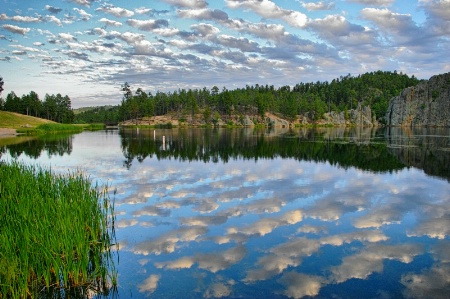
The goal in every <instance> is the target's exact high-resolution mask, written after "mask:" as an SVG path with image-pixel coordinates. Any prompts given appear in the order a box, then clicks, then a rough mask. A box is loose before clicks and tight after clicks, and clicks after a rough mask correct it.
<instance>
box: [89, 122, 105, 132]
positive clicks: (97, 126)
mask: <svg viewBox="0 0 450 299" xmlns="http://www.w3.org/2000/svg"><path fill="white" fill-rule="evenodd" d="M105 128H106V125H105V124H101V123H98V124H97V123H94V124H89V125H86V126H85V127H84V129H85V130H89V131H96V130H103V129H105Z"/></svg>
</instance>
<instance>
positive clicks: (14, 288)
mask: <svg viewBox="0 0 450 299" xmlns="http://www.w3.org/2000/svg"><path fill="white" fill-rule="evenodd" d="M0 217H1V219H2V220H1V222H0V298H27V297H28V298H37V297H48V296H49V295H50V297H52V298H61V297H62V298H68V297H74V296H75V297H76V298H79V297H82V298H84V297H87V293H89V292H94V293H100V294H107V293H108V292H109V291H110V289H111V288H112V287H114V284H115V283H116V274H115V270H114V262H113V260H112V256H113V255H112V253H111V246H112V244H113V243H114V239H115V236H114V227H113V224H114V216H113V204H112V202H111V201H110V200H109V197H108V193H107V190H106V187H104V188H102V190H100V189H99V188H98V186H92V185H91V183H90V181H89V180H88V178H86V177H85V176H84V175H82V174H79V173H75V172H74V173H69V174H67V175H54V174H52V173H51V172H50V171H49V170H45V169H42V168H40V167H38V166H27V165H23V164H21V163H18V162H14V161H13V162H11V163H5V162H1V163H0ZM55 294H56V295H55ZM64 294H65V295H64ZM71 294H72V295H71ZM83 294H84V295H83ZM80 295H82V296H80Z"/></svg>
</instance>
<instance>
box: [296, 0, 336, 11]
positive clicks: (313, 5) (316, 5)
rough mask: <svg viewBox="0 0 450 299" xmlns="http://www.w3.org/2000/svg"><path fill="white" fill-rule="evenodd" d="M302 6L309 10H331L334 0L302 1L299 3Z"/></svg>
mask: <svg viewBox="0 0 450 299" xmlns="http://www.w3.org/2000/svg"><path fill="white" fill-rule="evenodd" d="M301 4H302V6H303V7H304V8H306V9H307V10H309V11H313V10H332V9H334V6H335V5H334V2H325V1H319V2H302V3H301Z"/></svg>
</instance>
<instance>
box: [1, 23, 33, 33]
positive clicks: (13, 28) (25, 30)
mask: <svg viewBox="0 0 450 299" xmlns="http://www.w3.org/2000/svg"><path fill="white" fill-rule="evenodd" d="M2 28H3V29H5V30H8V31H9V32H12V33H16V34H22V35H25V34H26V33H28V32H30V30H31V28H23V27H19V26H15V25H9V24H5V25H2Z"/></svg>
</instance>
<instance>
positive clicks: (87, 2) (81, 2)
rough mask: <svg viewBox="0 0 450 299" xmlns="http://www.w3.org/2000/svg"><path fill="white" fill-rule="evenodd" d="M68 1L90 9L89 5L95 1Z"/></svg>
mask: <svg viewBox="0 0 450 299" xmlns="http://www.w3.org/2000/svg"><path fill="white" fill-rule="evenodd" d="M68 1H70V2H73V3H76V4H78V5H83V6H87V7H90V6H91V3H92V2H94V1H95V0H68Z"/></svg>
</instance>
